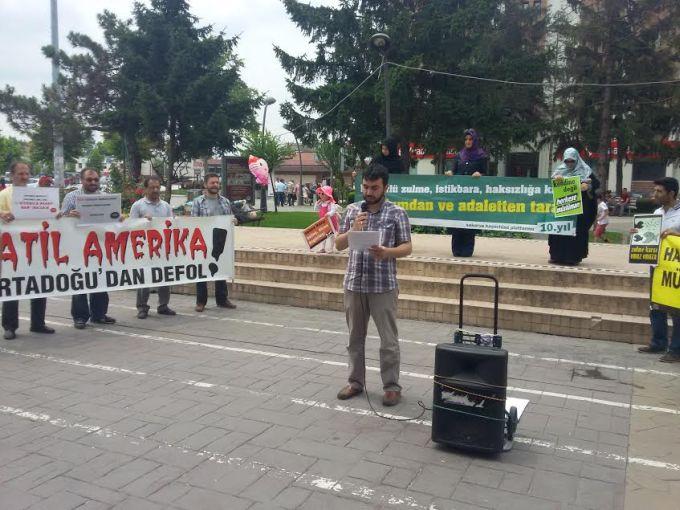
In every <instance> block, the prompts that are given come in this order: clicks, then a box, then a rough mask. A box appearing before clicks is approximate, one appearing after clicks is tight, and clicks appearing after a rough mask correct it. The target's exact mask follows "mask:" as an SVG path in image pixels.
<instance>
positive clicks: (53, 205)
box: [12, 186, 59, 220]
mask: <svg viewBox="0 0 680 510" xmlns="http://www.w3.org/2000/svg"><path fill="white" fill-rule="evenodd" d="M58 212H59V188H40V187H35V188H29V187H28V186H15V187H14V189H13V190H12V214H13V215H14V217H15V218H16V219H18V220H46V219H49V218H54V217H55V216H56V215H57V213H58Z"/></svg>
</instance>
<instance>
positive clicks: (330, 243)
mask: <svg viewBox="0 0 680 510" xmlns="http://www.w3.org/2000/svg"><path fill="white" fill-rule="evenodd" d="M316 194H317V195H318V197H319V200H317V202H316V203H315V204H314V209H315V210H316V211H319V218H325V217H328V218H330V220H331V224H332V225H333V231H334V232H337V231H338V229H339V228H340V220H339V218H338V217H339V216H340V206H338V204H336V203H335V199H334V198H333V188H331V187H330V186H319V187H318V188H317V189H316ZM334 250H335V234H331V235H330V236H328V237H327V238H326V240H325V241H324V242H323V243H322V244H321V249H320V250H319V253H326V252H333V251H334Z"/></svg>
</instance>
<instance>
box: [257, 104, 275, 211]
mask: <svg viewBox="0 0 680 510" xmlns="http://www.w3.org/2000/svg"><path fill="white" fill-rule="evenodd" d="M274 103H276V99H274V98H273V97H271V96H268V97H265V98H264V113H263V114H262V136H263V137H264V125H265V123H266V122H267V107H269V106H270V105H273V104H274ZM273 171H274V169H273V168H270V169H269V179H270V180H271V183H272V191H273V192H274V210H276V190H275V189H274V177H273V176H272V173H273ZM260 210H261V211H262V212H267V186H262V189H261V190H260Z"/></svg>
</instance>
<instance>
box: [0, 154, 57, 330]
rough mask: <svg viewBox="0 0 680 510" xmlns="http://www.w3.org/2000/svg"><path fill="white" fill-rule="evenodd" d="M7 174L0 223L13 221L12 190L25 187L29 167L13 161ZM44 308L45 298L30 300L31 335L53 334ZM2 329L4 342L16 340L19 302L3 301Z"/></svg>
mask: <svg viewBox="0 0 680 510" xmlns="http://www.w3.org/2000/svg"><path fill="white" fill-rule="evenodd" d="M9 173H10V175H11V176H12V186H11V187H8V188H5V189H3V190H2V191H0V222H2V223H10V222H12V221H14V215H13V214H12V194H13V193H12V190H13V189H14V187H15V186H17V187H18V186H26V184H27V183H28V179H29V178H30V177H31V166H30V165H29V164H28V163H26V162H24V161H14V162H13V163H12V164H11V165H10V167H9ZM0 228H1V227H0ZM46 306H47V299H46V298H34V299H31V331H32V332H33V333H47V334H51V333H54V330H53V329H52V328H50V327H48V326H46V325H45V307H46ZM2 327H3V329H4V330H5V333H4V338H5V340H14V339H15V338H16V336H17V335H16V330H17V329H18V328H19V301H3V303H2Z"/></svg>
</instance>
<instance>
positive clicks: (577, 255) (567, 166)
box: [548, 147, 600, 266]
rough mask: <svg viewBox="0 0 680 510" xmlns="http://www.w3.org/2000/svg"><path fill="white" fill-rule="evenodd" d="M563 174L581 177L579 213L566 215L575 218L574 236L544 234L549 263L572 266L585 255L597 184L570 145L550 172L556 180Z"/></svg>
mask: <svg viewBox="0 0 680 510" xmlns="http://www.w3.org/2000/svg"><path fill="white" fill-rule="evenodd" d="M566 177H579V178H580V179H581V196H582V198H583V214H579V215H578V216H576V217H574V216H570V217H569V218H568V219H575V220H576V236H557V235H551V236H548V246H549V247H550V263H552V264H561V265H565V266H575V265H577V264H580V263H581V261H582V260H583V259H585V258H586V257H588V232H589V231H590V227H592V226H593V223H594V222H595V217H596V216H597V197H596V195H595V193H596V192H597V190H598V188H599V187H600V181H599V180H598V179H597V176H596V175H595V173H594V172H593V171H592V170H591V169H590V167H589V166H588V165H587V164H586V163H585V162H584V161H583V160H582V159H581V156H579V153H578V151H577V150H576V149H574V148H573V147H570V148H568V149H567V150H565V151H564V157H563V158H562V162H561V163H560V164H559V166H558V167H557V168H556V169H555V171H554V172H553V175H552V178H553V179H558V180H559V179H564V178H566Z"/></svg>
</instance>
